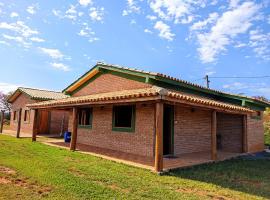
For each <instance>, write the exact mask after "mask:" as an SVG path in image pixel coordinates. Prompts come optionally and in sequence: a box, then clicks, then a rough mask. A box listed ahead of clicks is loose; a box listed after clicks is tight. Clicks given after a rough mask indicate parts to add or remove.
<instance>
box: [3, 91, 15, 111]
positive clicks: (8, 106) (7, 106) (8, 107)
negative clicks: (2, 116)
mask: <svg viewBox="0 0 270 200" xmlns="http://www.w3.org/2000/svg"><path fill="white" fill-rule="evenodd" d="M11 94H12V92H10V93H8V94H4V93H3V92H0V110H4V111H5V112H8V113H10V111H11V104H10V103H8V101H7V99H8V97H9V95H11Z"/></svg>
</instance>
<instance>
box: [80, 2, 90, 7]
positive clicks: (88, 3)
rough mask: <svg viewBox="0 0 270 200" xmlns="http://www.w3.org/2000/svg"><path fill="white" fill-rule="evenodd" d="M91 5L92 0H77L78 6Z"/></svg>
mask: <svg viewBox="0 0 270 200" xmlns="http://www.w3.org/2000/svg"><path fill="white" fill-rule="evenodd" d="M92 3H93V2H92V0H79V4H80V5H82V6H85V7H86V6H88V5H91V4H92Z"/></svg>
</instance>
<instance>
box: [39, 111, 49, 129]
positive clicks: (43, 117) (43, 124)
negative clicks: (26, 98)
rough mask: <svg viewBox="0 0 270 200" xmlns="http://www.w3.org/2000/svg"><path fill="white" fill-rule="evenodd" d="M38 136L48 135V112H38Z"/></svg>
mask: <svg viewBox="0 0 270 200" xmlns="http://www.w3.org/2000/svg"><path fill="white" fill-rule="evenodd" d="M38 121H39V123H38V124H39V132H38V133H39V134H49V111H46V110H40V111H39V113H38Z"/></svg>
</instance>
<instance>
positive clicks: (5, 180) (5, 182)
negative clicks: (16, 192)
mask: <svg viewBox="0 0 270 200" xmlns="http://www.w3.org/2000/svg"><path fill="white" fill-rule="evenodd" d="M9 183H11V181H10V180H8V179H7V178H5V177H0V184H9Z"/></svg>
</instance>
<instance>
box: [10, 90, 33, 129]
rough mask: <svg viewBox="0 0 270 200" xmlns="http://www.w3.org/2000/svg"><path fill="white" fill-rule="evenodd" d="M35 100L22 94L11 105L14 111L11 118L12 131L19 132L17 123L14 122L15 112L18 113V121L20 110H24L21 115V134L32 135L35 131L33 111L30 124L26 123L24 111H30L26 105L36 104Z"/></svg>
mask: <svg viewBox="0 0 270 200" xmlns="http://www.w3.org/2000/svg"><path fill="white" fill-rule="evenodd" d="M35 102H36V101H35V100H32V99H30V98H29V97H28V96H26V95H25V94H21V95H20V96H19V97H18V98H17V99H16V100H15V101H14V102H13V103H12V105H11V108H12V111H11V118H10V128H11V130H14V131H16V130H17V124H18V122H17V121H13V116H14V111H15V110H16V111H17V120H18V115H19V114H18V113H19V112H18V110H19V109H20V108H22V115H21V132H24V133H32V131H33V121H34V111H33V110H32V111H31V112H30V120H29V121H28V122H25V121H24V111H25V110H29V109H28V108H27V107H26V104H28V103H35Z"/></svg>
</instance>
